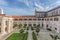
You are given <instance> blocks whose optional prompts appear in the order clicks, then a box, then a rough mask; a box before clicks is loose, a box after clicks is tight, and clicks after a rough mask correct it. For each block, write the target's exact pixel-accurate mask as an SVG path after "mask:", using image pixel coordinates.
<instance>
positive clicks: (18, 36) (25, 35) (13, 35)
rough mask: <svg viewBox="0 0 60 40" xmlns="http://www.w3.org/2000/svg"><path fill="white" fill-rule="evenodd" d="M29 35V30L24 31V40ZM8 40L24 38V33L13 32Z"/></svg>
mask: <svg viewBox="0 0 60 40" xmlns="http://www.w3.org/2000/svg"><path fill="white" fill-rule="evenodd" d="M27 37H28V32H26V33H24V38H23V40H27ZM6 40H22V34H21V33H13V34H12V35H11V36H10V37H8V38H7V39H6Z"/></svg>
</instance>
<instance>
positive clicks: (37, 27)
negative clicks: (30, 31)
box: [36, 25, 40, 35]
mask: <svg viewBox="0 0 60 40" xmlns="http://www.w3.org/2000/svg"><path fill="white" fill-rule="evenodd" d="M39 31H40V27H39V26H38V25H37V26H36V33H37V35H38V33H39Z"/></svg>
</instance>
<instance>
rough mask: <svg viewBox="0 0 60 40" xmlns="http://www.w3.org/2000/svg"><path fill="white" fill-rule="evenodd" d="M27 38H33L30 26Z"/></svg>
mask: <svg viewBox="0 0 60 40" xmlns="http://www.w3.org/2000/svg"><path fill="white" fill-rule="evenodd" d="M27 40H33V38H32V30H31V28H30V29H29V31H28V39H27Z"/></svg>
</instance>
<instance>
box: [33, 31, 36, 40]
mask: <svg viewBox="0 0 60 40" xmlns="http://www.w3.org/2000/svg"><path fill="white" fill-rule="evenodd" d="M32 35H33V40H37V37H36V34H35V33H34V32H33V33H32Z"/></svg>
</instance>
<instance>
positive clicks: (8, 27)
mask: <svg viewBox="0 0 60 40" xmlns="http://www.w3.org/2000/svg"><path fill="white" fill-rule="evenodd" d="M7 25H8V33H10V31H11V30H10V27H11V26H10V21H9V20H8V24H7Z"/></svg>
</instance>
